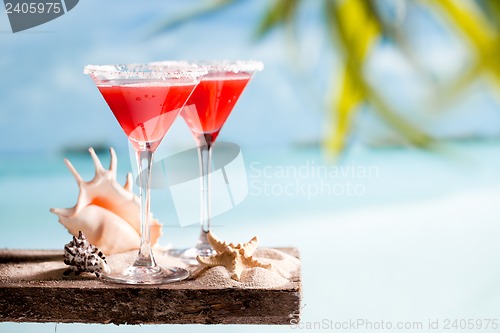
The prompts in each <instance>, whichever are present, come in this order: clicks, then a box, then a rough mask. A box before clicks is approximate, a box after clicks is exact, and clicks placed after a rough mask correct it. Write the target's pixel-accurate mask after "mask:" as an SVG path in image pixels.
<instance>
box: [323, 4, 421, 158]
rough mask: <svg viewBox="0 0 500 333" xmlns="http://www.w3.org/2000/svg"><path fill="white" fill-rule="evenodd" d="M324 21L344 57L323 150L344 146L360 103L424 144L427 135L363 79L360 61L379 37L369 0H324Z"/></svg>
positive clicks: (416, 141)
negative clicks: (332, 123) (332, 120)
mask: <svg viewBox="0 0 500 333" xmlns="http://www.w3.org/2000/svg"><path fill="white" fill-rule="evenodd" d="M325 13H326V22H327V25H328V27H329V32H330V35H331V36H332V41H333V42H334V41H335V38H336V37H338V38H339V40H340V44H341V49H342V50H343V52H344V57H345V69H344V72H343V74H342V83H341V85H342V87H341V94H340V96H339V97H338V99H336V100H334V101H333V103H332V107H331V109H330V112H331V113H332V116H333V118H335V119H336V127H335V129H334V130H333V131H331V132H330V133H331V134H330V135H329V137H328V138H327V139H326V142H325V145H326V148H327V151H329V152H331V153H334V154H337V153H339V152H340V151H341V150H342V149H343V148H344V146H345V143H346V140H347V137H348V132H349V128H350V121H351V120H352V119H353V115H352V114H353V113H354V112H355V111H356V110H357V106H359V104H360V103H362V102H364V101H366V102H368V103H370V104H371V105H373V106H374V110H376V111H377V112H378V113H379V115H380V116H381V117H382V118H384V119H385V120H386V121H387V122H388V123H389V124H390V125H392V126H393V127H394V128H395V129H397V130H398V131H399V132H401V133H403V134H404V135H405V136H406V137H407V138H408V139H409V140H410V141H411V142H412V143H414V144H416V145H426V144H428V143H429V142H430V140H431V138H430V137H429V136H428V135H427V134H425V133H423V132H421V131H420V130H418V129H417V128H415V127H413V126H412V125H411V124H409V123H407V122H406V121H404V120H403V119H402V118H401V117H399V116H398V115H397V113H396V112H395V111H394V110H392V108H391V107H390V105H389V104H388V103H387V102H386V101H384V99H383V98H382V97H381V96H379V94H377V93H376V92H375V91H374V90H373V89H372V88H371V87H370V85H369V84H368V82H367V81H366V80H365V79H364V78H363V73H362V71H363V64H364V62H365V60H366V58H367V56H368V54H369V51H370V48H371V47H372V45H373V44H374V43H375V42H376V41H377V40H378V39H379V38H381V36H382V35H381V31H382V27H381V24H380V21H379V19H378V17H377V15H376V14H374V12H373V7H372V6H371V5H369V0H349V1H343V2H340V3H338V2H334V1H328V0H326V1H325Z"/></svg>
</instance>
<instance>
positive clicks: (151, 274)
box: [102, 266, 189, 285]
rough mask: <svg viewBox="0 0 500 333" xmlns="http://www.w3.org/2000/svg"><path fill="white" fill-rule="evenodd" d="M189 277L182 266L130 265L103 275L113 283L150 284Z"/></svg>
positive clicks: (107, 280) (103, 277)
mask: <svg viewBox="0 0 500 333" xmlns="http://www.w3.org/2000/svg"><path fill="white" fill-rule="evenodd" d="M188 277H189V272H188V271H187V270H186V269H184V268H180V267H166V268H161V267H159V266H154V267H148V266H129V267H127V268H126V269H125V270H124V271H123V272H121V273H111V274H107V275H103V276H102V279H103V280H104V281H106V282H111V283H121V284H139V285H150V284H165V283H172V282H177V281H182V280H184V279H187V278H188Z"/></svg>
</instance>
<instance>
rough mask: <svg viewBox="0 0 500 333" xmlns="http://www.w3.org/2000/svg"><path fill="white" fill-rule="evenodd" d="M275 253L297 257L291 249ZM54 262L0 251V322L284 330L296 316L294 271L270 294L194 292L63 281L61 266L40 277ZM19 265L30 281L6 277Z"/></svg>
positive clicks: (47, 254)
mask: <svg viewBox="0 0 500 333" xmlns="http://www.w3.org/2000/svg"><path fill="white" fill-rule="evenodd" d="M280 250H282V251H284V252H287V253H289V254H292V255H294V256H296V257H298V251H297V250H296V249H294V248H286V249H280ZM54 261H61V262H62V252H61V251H29V250H24V251H23V250H0V322H5V321H10V322H64V323H76V322H78V323H101V324H107V323H113V324H283V325H287V324H290V318H291V317H292V316H294V317H295V318H298V316H299V315H300V301H301V281H300V271H299V272H297V274H296V275H295V276H294V277H293V278H292V279H291V281H290V283H288V284H287V285H285V286H282V287H279V288H274V289H242V288H220V287H200V285H199V284H196V283H194V282H193V281H189V280H188V281H182V282H178V283H174V284H167V285H161V286H129V285H114V284H106V283H103V282H101V281H99V280H96V279H93V278H91V277H74V276H70V277H63V276H62V272H63V271H64V269H65V268H64V265H62V266H61V267H60V268H56V269H55V270H54V269H52V271H51V272H45V271H44V267H45V266H44V265H46V264H47V263H50V262H54ZM16 265H17V266H16ZM22 265H32V266H33V267H34V269H33V271H34V272H35V273H34V274H33V276H30V278H29V279H20V278H12V277H9V276H8V274H9V272H12V270H13V269H14V270H15V269H16V267H21V266H22ZM51 267H53V266H51ZM59 273H60V274H59ZM54 276H56V277H57V278H54Z"/></svg>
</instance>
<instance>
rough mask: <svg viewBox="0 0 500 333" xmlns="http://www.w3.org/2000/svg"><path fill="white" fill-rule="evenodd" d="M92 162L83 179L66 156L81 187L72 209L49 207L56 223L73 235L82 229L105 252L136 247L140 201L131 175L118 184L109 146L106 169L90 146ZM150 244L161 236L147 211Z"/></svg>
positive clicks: (111, 150) (114, 159)
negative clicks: (92, 172) (87, 177)
mask: <svg viewBox="0 0 500 333" xmlns="http://www.w3.org/2000/svg"><path fill="white" fill-rule="evenodd" d="M89 152H90V156H92V160H93V161H94V166H95V176H94V178H93V179H92V180H91V181H88V182H85V181H84V180H83V179H82V177H81V176H80V174H78V172H77V171H76V169H75V168H74V167H73V165H72V164H71V162H70V161H69V160H68V159H64V163H66V166H67V167H68V169H69V170H70V171H71V173H72V174H73V176H74V177H75V180H76V182H77V184H78V187H79V188H80V193H79V195H78V201H77V203H76V205H75V206H74V207H73V208H51V209H50V211H51V212H52V213H54V214H56V215H58V216H59V222H60V223H61V224H62V225H64V226H65V227H66V229H68V231H69V232H70V233H71V234H72V235H73V236H75V237H78V235H79V232H80V231H82V232H83V233H84V234H85V235H86V236H87V239H88V241H89V242H90V243H91V244H93V245H95V246H97V247H98V248H99V249H100V250H101V251H102V252H104V253H105V254H106V255H110V254H113V253H120V252H126V251H130V250H134V249H138V248H139V245H140V204H139V198H138V197H137V196H136V195H134V193H133V192H132V175H131V174H130V173H128V174H127V181H126V183H125V185H124V186H121V185H120V184H119V183H118V182H117V181H116V165H117V160H116V153H115V151H114V149H113V148H110V149H109V152H110V154H111V162H110V166H109V170H106V169H104V167H103V166H102V164H101V161H100V160H99V158H98V157H97V155H96V153H95V151H94V149H93V148H89ZM149 225H150V227H151V228H150V234H151V244H152V245H154V244H155V243H156V242H157V241H158V238H159V237H160V235H161V227H162V225H161V224H159V223H158V220H156V219H154V218H153V217H152V214H150V224H149Z"/></svg>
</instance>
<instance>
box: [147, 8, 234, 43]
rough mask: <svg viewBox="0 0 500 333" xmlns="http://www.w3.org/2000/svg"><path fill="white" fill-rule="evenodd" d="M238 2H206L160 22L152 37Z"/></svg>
mask: <svg viewBox="0 0 500 333" xmlns="http://www.w3.org/2000/svg"><path fill="white" fill-rule="evenodd" d="M239 1H240V0H212V1H210V2H207V4H206V5H205V6H201V7H198V8H195V9H193V10H191V11H188V12H186V13H184V14H182V15H178V16H176V17H174V18H171V19H168V20H166V21H164V22H161V23H160V24H159V25H158V26H157V27H156V28H154V29H153V35H155V34H159V33H162V32H165V31H168V30H171V29H174V28H177V27H179V26H180V25H182V24H185V23H187V22H189V21H191V20H194V19H200V18H203V17H207V16H210V15H212V14H216V13H218V12H220V11H221V10H222V9H225V8H226V7H229V6H230V5H233V4H235V3H236V2H239Z"/></svg>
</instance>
